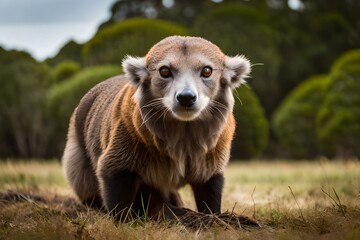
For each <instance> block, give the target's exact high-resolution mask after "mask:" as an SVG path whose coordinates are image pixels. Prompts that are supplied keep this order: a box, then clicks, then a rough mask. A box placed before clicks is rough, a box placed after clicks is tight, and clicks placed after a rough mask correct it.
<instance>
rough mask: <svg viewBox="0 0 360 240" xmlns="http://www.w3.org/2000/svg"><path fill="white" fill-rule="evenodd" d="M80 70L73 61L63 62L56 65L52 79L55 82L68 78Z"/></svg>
mask: <svg viewBox="0 0 360 240" xmlns="http://www.w3.org/2000/svg"><path fill="white" fill-rule="evenodd" d="M79 70H80V65H79V64H78V63H77V62H74V61H63V62H61V63H59V64H58V65H56V67H55V68H54V70H53V78H54V80H55V81H56V82H60V81H62V80H64V79H67V78H70V77H71V76H73V75H74V74H75V73H77V72H78V71H79Z"/></svg>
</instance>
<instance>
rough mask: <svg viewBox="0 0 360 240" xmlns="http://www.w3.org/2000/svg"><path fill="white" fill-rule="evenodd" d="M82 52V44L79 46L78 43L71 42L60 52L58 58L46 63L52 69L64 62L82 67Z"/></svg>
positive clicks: (47, 60)
mask: <svg viewBox="0 0 360 240" xmlns="http://www.w3.org/2000/svg"><path fill="white" fill-rule="evenodd" d="M81 51H82V44H78V43H77V42H75V41H73V40H70V41H69V42H68V43H66V44H65V45H64V46H63V47H62V48H61V49H60V50H59V52H58V53H57V54H56V56H54V57H52V58H48V59H46V60H45V62H46V63H47V64H49V65H50V66H52V67H54V66H56V65H58V64H59V63H61V62H63V61H73V62H77V63H78V64H79V65H82V59H81Z"/></svg>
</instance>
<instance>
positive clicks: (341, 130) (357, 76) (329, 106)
mask: <svg viewBox="0 0 360 240" xmlns="http://www.w3.org/2000/svg"><path fill="white" fill-rule="evenodd" d="M326 92H327V94H326V96H325V99H324V103H323V104H322V106H321V109H320V111H319V113H318V116H317V134H318V138H319V142H320V146H321V149H322V151H323V152H324V154H326V155H328V156H330V157H332V156H341V157H348V156H356V157H360V148H359V146H360V94H359V93H360V49H357V50H352V51H349V52H347V53H345V54H343V55H342V56H341V57H340V58H338V60H337V61H336V62H335V63H334V64H333V67H332V71H331V74H330V83H329V85H328V87H327V89H326Z"/></svg>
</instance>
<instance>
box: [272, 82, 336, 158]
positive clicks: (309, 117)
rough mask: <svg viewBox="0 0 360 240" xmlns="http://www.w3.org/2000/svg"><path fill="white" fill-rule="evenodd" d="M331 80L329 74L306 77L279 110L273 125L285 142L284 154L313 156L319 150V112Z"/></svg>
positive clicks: (282, 143)
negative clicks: (317, 130)
mask: <svg viewBox="0 0 360 240" xmlns="http://www.w3.org/2000/svg"><path fill="white" fill-rule="evenodd" d="M328 82H329V80H328V77H327V76H326V75H321V76H314V77H311V78H309V79H307V80H305V81H304V82H302V83H301V84H300V85H299V86H298V87H296V88H295V89H294V90H293V91H292V92H291V93H290V94H289V95H288V96H287V97H286V98H285V99H284V101H283V102H282V103H281V105H280V106H279V108H278V109H277V110H276V112H275V114H274V116H273V118H272V127H273V129H274V132H275V134H276V136H277V138H278V140H279V142H280V144H281V145H282V148H281V149H282V151H283V154H287V155H288V156H289V157H293V158H312V157H316V156H317V155H318V154H319V146H318V141H317V136H316V115H317V113H318V111H319V109H320V107H321V104H322V102H323V99H324V96H325V93H326V92H325V88H326V86H327V83H328Z"/></svg>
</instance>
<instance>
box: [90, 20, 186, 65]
mask: <svg viewBox="0 0 360 240" xmlns="http://www.w3.org/2000/svg"><path fill="white" fill-rule="evenodd" d="M171 35H188V31H187V29H186V28H184V27H182V26H179V25H177V24H174V23H171V22H167V21H162V20H153V19H143V18H134V19H129V20H126V21H123V22H119V23H117V24H114V25H111V26H108V27H106V28H103V29H101V30H99V31H98V32H97V33H96V35H95V36H94V37H93V38H92V39H91V40H90V41H88V42H87V43H86V44H85V45H84V48H83V58H84V60H85V64H86V65H99V64H120V63H121V61H122V59H123V58H124V57H125V56H126V55H138V56H143V55H145V54H146V53H147V52H148V50H149V49H150V48H151V47H152V46H153V45H154V44H155V43H157V42H158V41H160V40H162V39H163V38H165V37H168V36H171Z"/></svg>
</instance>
